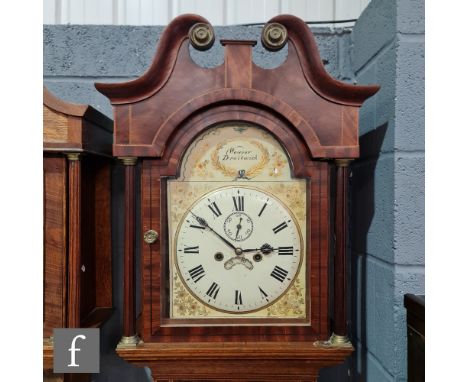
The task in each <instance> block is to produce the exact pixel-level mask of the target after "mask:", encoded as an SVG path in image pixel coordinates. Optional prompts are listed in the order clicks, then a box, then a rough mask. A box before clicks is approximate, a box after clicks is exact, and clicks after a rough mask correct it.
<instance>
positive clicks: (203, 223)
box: [190, 211, 237, 251]
mask: <svg viewBox="0 0 468 382" xmlns="http://www.w3.org/2000/svg"><path fill="white" fill-rule="evenodd" d="M190 213H191V214H192V215H193V216H194V217H195V219H196V220H197V222H198V224H200V225H201V226H202V227H204V228H208V229H209V230H210V231H211V232H213V233H214V234H215V235H216V236H218V237H219V238H220V239H221V240H222V241H224V243H226V244H227V245H228V246H229V247H231V248H232V249H233V250H234V251H236V250H237V248H236V247H235V246H234V245H233V244H231V243H230V242H229V241H228V240H226V239H225V238H224V237H222V236H221V235H220V234H219V233H218V232H216V231H215V230H214V229H213V228H211V227H210V226H209V225H208V223H207V222H206V220H205V219H203V218H202V217H200V216H197V215H195V214H194V213H193V212H192V211H190Z"/></svg>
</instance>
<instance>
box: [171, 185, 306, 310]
mask: <svg viewBox="0 0 468 382" xmlns="http://www.w3.org/2000/svg"><path fill="white" fill-rule="evenodd" d="M174 247H175V255H174V258H175V264H176V267H177V272H178V273H179V276H180V278H181V279H182V280H183V282H184V284H185V286H186V287H187V289H188V290H189V291H190V293H192V294H193V295H194V296H195V297H196V298H197V299H198V300H200V301H201V302H202V303H204V304H206V305H208V306H210V307H212V308H213V309H216V310H220V311H224V312H228V313H247V312H252V311H256V310H259V309H262V308H264V307H266V306H268V305H270V304H272V303H274V302H275V301H276V300H278V299H279V298H280V297H281V296H282V295H283V294H284V293H285V292H286V291H287V289H288V288H289V286H290V285H291V283H292V282H293V281H294V279H295V277H296V274H297V272H298V270H299V268H300V264H301V261H302V256H303V255H302V253H303V248H302V238H301V235H300V231H299V228H298V226H297V223H296V220H295V218H294V216H293V214H292V213H291V211H290V210H289V209H288V208H287V207H286V206H285V205H284V204H283V203H282V202H281V201H279V200H278V199H276V198H275V197H274V196H273V195H270V194H268V193H266V192H264V191H260V190H258V189H254V188H250V187H224V188H220V189H218V190H216V191H214V192H212V193H210V194H208V195H206V196H204V197H202V198H200V199H199V200H198V201H196V202H195V203H194V204H193V205H192V206H191V207H190V209H189V210H188V211H187V213H186V214H185V216H184V218H183V220H182V222H181V223H180V225H179V227H178V229H177V233H176V237H175V243H174Z"/></svg>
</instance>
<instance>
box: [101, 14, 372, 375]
mask: <svg viewBox="0 0 468 382" xmlns="http://www.w3.org/2000/svg"><path fill="white" fill-rule="evenodd" d="M261 41H262V44H263V46H264V47H265V48H266V49H268V50H271V51H276V50H279V49H282V48H284V49H287V50H288V54H287V58H286V61H285V62H284V63H283V64H282V65H280V66H279V67H277V68H274V69H263V68H260V67H258V66H257V65H255V63H253V62H252V47H253V46H254V45H255V44H256V43H257V42H256V41H242V40H221V41H219V40H216V38H215V35H214V31H213V28H212V27H211V25H210V24H209V23H208V22H207V21H206V20H205V19H203V18H202V17H199V16H196V15H184V16H180V17H178V18H176V19H175V20H174V21H173V22H172V23H171V24H169V26H168V27H167V28H166V30H165V32H164V33H163V35H162V37H161V39H160V41H159V46H158V51H157V53H156V56H155V58H154V60H153V62H152V64H151V66H150V68H149V69H148V70H147V72H146V73H145V74H143V75H142V76H141V77H140V78H138V79H136V80H133V81H130V82H126V83H120V84H118V83H113V84H96V88H97V89H98V90H99V91H100V92H101V93H103V94H104V95H106V96H107V97H108V98H109V99H110V101H111V103H112V105H113V107H114V115H115V141H114V145H113V154H114V156H117V157H119V158H120V159H121V160H122V163H123V164H124V165H125V166H126V169H125V174H126V180H125V185H126V186H125V212H126V215H125V237H124V238H123V240H124V243H125V246H124V247H125V264H124V265H125V277H124V297H125V298H124V317H123V319H124V333H123V337H122V340H121V342H120V344H119V345H118V347H117V352H118V354H119V355H120V356H121V357H122V358H124V359H125V360H127V361H129V362H132V363H135V364H137V365H141V366H149V367H151V369H152V372H153V377H154V378H155V379H157V380H159V379H190V380H196V379H199V380H207V379H230V380H232V379H239V380H242V379H244V380H245V379H255V380H261V379H263V380H278V379H284V380H298V379H300V380H315V378H317V376H318V373H319V369H320V368H322V367H326V366H330V365H333V364H337V363H340V362H342V361H343V360H344V359H345V358H346V357H347V356H348V355H349V354H350V353H351V352H352V351H353V347H352V345H351V344H350V342H349V340H348V339H347V336H346V335H347V333H346V330H347V328H346V326H347V323H346V312H345V304H346V291H345V276H346V275H345V248H346V237H345V232H346V224H347V223H346V182H347V171H348V170H347V168H348V167H347V166H348V163H349V162H350V161H351V160H352V159H354V158H357V157H358V156H359V145H358V112H359V107H360V106H361V105H362V103H363V102H364V101H365V100H366V99H367V98H368V97H370V96H372V95H373V94H374V93H375V92H377V90H378V86H354V85H349V84H345V83H341V82H339V81H336V80H335V79H333V78H331V77H330V76H329V75H328V74H327V73H326V71H325V69H324V67H323V65H322V62H321V59H320V56H319V53H318V50H317V46H316V44H315V41H314V37H313V35H312V33H311V32H310V30H309V28H308V27H307V25H306V24H305V23H304V22H303V21H301V20H300V19H298V18H296V17H294V16H278V17H275V18H274V19H272V20H270V22H269V23H268V24H266V25H265V27H264V29H263V32H262V36H261ZM215 43H216V44H219V43H220V44H222V45H223V47H224V62H223V64H221V65H220V66H218V67H214V68H202V67H199V66H198V65H197V64H196V63H194V61H193V60H192V58H191V56H190V49H189V48H190V45H192V47H193V48H195V49H198V50H206V49H209V48H210V47H211V46H212V45H213V44H215ZM285 45H287V48H286V47H285ZM136 167H139V170H138V171H137V170H136ZM140 174H141V176H140ZM137 182H140V187H139V189H140V190H141V193H140V194H139V195H137V194H136V191H135V184H136V183H137ZM136 198H140V203H138V206H139V209H138V210H136V206H137V204H136V203H135V201H136ZM137 218H139V219H140V224H139V226H140V227H141V230H138V231H136V227H137V225H136V219H137ZM136 241H138V242H140V243H141V248H142V253H141V265H140V267H139V269H140V270H141V272H140V273H139V274H135V269H137V268H136V266H135V242H136ZM136 277H139V278H141V280H142V282H141V290H138V291H135V278H136ZM332 281H333V282H332ZM135 293H140V294H141V301H142V306H141V316H139V317H138V318H137V317H136V311H138V310H139V309H137V307H136V306H135ZM330 307H332V309H330Z"/></svg>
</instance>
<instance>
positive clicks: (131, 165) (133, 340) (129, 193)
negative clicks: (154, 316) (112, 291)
mask: <svg viewBox="0 0 468 382" xmlns="http://www.w3.org/2000/svg"><path fill="white" fill-rule="evenodd" d="M119 159H120V160H121V161H122V164H123V165H124V167H125V196H124V199H125V201H124V206H125V210H124V285H123V287H124V299H123V336H122V338H121V340H120V343H119V345H118V347H125V346H135V345H137V344H138V342H139V338H138V335H137V333H136V317H135V315H136V314H135V165H136V162H137V158H135V157H122V158H119Z"/></svg>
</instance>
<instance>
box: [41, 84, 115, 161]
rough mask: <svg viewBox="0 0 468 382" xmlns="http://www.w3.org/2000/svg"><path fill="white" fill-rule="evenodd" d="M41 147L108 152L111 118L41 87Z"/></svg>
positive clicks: (108, 154)
mask: <svg viewBox="0 0 468 382" xmlns="http://www.w3.org/2000/svg"><path fill="white" fill-rule="evenodd" d="M43 114H44V115H43V117H44V129H43V149H44V151H48V152H65V151H66V152H82V151H85V152H88V153H92V154H98V155H106V156H110V155H111V154H112V151H111V148H112V132H113V122H112V120H111V119H109V118H108V117H106V116H105V115H104V114H102V113H100V112H99V111H97V110H96V109H94V108H93V107H91V106H89V105H81V104H74V103H69V102H65V101H63V100H61V99H59V98H57V97H56V96H54V95H53V94H52V93H51V92H50V91H49V90H48V89H47V88H46V87H44V90H43Z"/></svg>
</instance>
